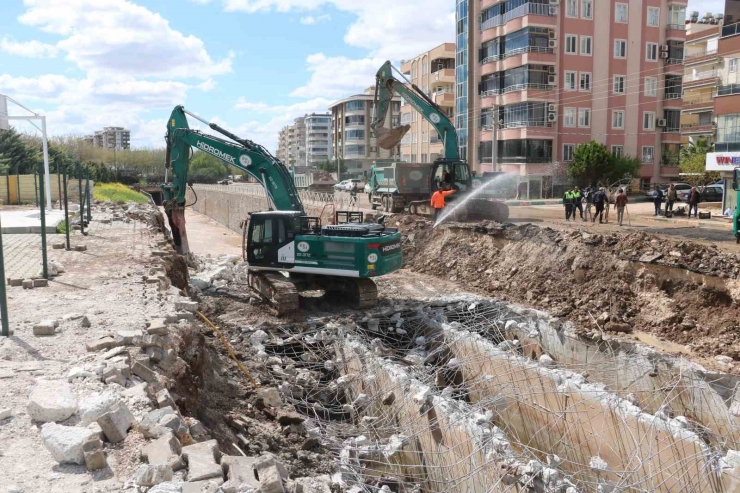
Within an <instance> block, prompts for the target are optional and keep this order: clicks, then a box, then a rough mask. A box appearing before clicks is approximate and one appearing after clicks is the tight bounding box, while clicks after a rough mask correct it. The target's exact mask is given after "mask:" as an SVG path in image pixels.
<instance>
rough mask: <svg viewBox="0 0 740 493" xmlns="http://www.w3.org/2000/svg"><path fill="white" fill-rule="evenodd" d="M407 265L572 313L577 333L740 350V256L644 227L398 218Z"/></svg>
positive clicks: (737, 353) (709, 351) (566, 315)
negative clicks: (647, 336)
mask: <svg viewBox="0 0 740 493" xmlns="http://www.w3.org/2000/svg"><path fill="white" fill-rule="evenodd" d="M398 224H399V225H400V227H401V229H402V231H403V232H404V235H405V243H404V256H405V267H406V268H407V269H410V270H412V271H416V272H420V273H424V274H431V275H434V276H437V277H439V278H441V279H447V280H449V281H452V282H454V283H455V284H458V285H462V286H465V287H466V289H470V290H477V291H479V292H482V293H484V294H486V295H490V296H492V297H495V298H498V299H502V300H507V301H512V302H516V303H521V304H524V305H528V306H531V307H534V308H537V309H541V310H546V311H548V312H550V313H551V314H553V315H555V316H557V317H560V318H561V319H563V320H568V321H571V322H573V323H574V324H575V325H576V328H577V331H578V332H579V334H580V335H582V336H583V337H587V338H598V337H601V335H602V334H601V333H602V331H611V332H621V333H631V332H634V331H641V332H648V333H652V334H654V335H655V336H657V338H658V339H659V340H664V341H671V342H675V343H678V344H681V345H683V346H685V349H686V348H687V349H689V350H690V351H691V352H692V353H693V354H695V355H700V356H717V355H722V356H728V357H730V358H733V359H734V360H738V359H740V330H738V320H740V305H738V301H739V300H740V281H738V279H739V278H740V256H738V255H735V254H728V253H725V252H722V251H720V250H719V249H718V248H717V247H715V246H713V245H710V246H705V245H700V244H697V243H693V242H687V241H671V240H666V239H663V238H657V237H655V236H651V235H646V234H644V233H639V232H636V233H631V232H630V233H625V234H621V233H605V234H591V233H586V232H581V231H572V232H569V231H557V230H553V229H550V228H541V227H538V226H534V225H512V224H504V225H502V224H497V223H492V222H481V223H475V224H463V223H450V224H443V225H441V226H438V227H437V228H435V229H432V224H431V223H430V222H429V221H426V220H421V219H418V218H415V217H411V216H402V217H400V218H398Z"/></svg>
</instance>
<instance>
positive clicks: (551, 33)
mask: <svg viewBox="0 0 740 493" xmlns="http://www.w3.org/2000/svg"><path fill="white" fill-rule="evenodd" d="M547 36H548V37H549V38H550V39H558V33H557V32H555V31H552V30H551V31H548V33H547Z"/></svg>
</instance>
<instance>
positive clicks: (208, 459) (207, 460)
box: [182, 440, 223, 481]
mask: <svg viewBox="0 0 740 493" xmlns="http://www.w3.org/2000/svg"><path fill="white" fill-rule="evenodd" d="M182 456H183V457H184V458H185V460H186V461H187V463H188V475H187V480H188V481H202V480H204V479H211V478H223V470H222V469H221V466H220V465H219V464H218V459H220V458H221V453H220V452H219V450H218V442H216V440H208V441H206V442H201V443H196V444H195V445H188V446H187V447H183V449H182Z"/></svg>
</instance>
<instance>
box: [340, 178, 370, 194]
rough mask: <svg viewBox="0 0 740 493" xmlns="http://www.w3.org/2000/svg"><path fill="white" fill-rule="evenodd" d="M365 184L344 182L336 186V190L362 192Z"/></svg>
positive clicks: (350, 181)
mask: <svg viewBox="0 0 740 493" xmlns="http://www.w3.org/2000/svg"><path fill="white" fill-rule="evenodd" d="M363 186H364V183H363V182H362V180H344V181H340V182H339V183H337V184H336V185H334V190H337V191H342V192H349V191H351V190H355V191H360V190H362V188H363Z"/></svg>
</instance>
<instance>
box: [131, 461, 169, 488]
mask: <svg viewBox="0 0 740 493" xmlns="http://www.w3.org/2000/svg"><path fill="white" fill-rule="evenodd" d="M172 475H173V473H172V468H171V467H170V466H167V465H157V466H155V465H152V464H145V465H141V466H139V467H138V469H136V472H135V473H134V477H133V482H134V484H136V485H138V486H154V485H156V484H159V483H164V482H166V481H171V480H172Z"/></svg>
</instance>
